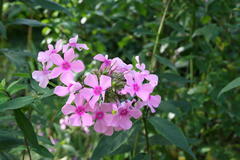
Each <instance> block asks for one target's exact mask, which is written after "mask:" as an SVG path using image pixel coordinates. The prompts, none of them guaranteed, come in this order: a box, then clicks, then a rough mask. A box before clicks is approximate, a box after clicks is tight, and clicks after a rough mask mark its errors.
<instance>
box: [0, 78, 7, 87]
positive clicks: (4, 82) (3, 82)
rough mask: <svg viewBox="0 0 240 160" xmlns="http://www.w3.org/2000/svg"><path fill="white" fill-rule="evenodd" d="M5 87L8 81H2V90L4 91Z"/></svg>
mask: <svg viewBox="0 0 240 160" xmlns="http://www.w3.org/2000/svg"><path fill="white" fill-rule="evenodd" d="M5 85H6V80H5V79H3V80H2V81H1V84H0V86H1V89H4V88H5Z"/></svg>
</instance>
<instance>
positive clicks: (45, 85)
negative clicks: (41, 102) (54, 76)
mask: <svg viewBox="0 0 240 160" xmlns="http://www.w3.org/2000/svg"><path fill="white" fill-rule="evenodd" d="M48 82H49V80H48V78H47V77H45V78H43V79H42V80H41V81H40V83H39V86H40V87H42V88H46V87H47V85H48Z"/></svg>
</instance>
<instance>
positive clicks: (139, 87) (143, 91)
mask: <svg viewBox="0 0 240 160" xmlns="http://www.w3.org/2000/svg"><path fill="white" fill-rule="evenodd" d="M124 77H125V79H126V86H125V87H124V89H123V90H122V91H121V92H122V93H123V94H126V93H129V94H130V95H131V96H132V97H133V96H134V95H137V96H138V97H139V98H141V99H142V100H143V101H146V100H147V99H148V96H149V94H150V93H152V91H153V87H152V85H151V84H143V80H144V76H142V75H141V74H140V73H138V72H134V73H129V74H125V75H124Z"/></svg>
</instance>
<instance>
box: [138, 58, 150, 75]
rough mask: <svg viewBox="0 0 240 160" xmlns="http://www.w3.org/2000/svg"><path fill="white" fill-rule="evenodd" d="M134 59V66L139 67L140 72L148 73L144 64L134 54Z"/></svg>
mask: <svg viewBox="0 0 240 160" xmlns="http://www.w3.org/2000/svg"><path fill="white" fill-rule="evenodd" d="M135 60H136V61H137V64H136V68H137V69H139V70H140V71H142V72H146V73H147V74H149V71H147V70H145V64H144V63H142V64H141V63H140V60H139V56H136V57H135Z"/></svg>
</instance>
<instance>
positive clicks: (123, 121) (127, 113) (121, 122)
mask: <svg viewBox="0 0 240 160" xmlns="http://www.w3.org/2000/svg"><path fill="white" fill-rule="evenodd" d="M141 116H142V112H141V111H140V110H139V109H138V108H135V107H132V102H127V103H122V104H120V106H119V107H118V108H117V114H116V115H114V117H113V120H112V125H113V126H114V127H117V128H118V127H120V128H122V129H123V130H128V129H130V128H131V127H132V121H131V120H130V118H131V117H133V118H135V119H138V118H139V117H141Z"/></svg>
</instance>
